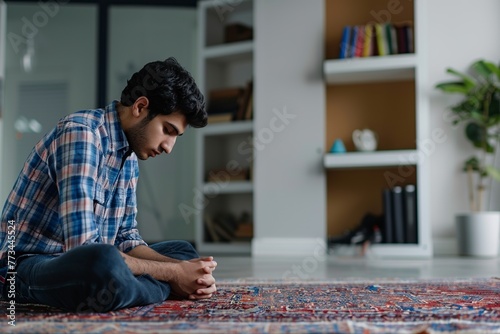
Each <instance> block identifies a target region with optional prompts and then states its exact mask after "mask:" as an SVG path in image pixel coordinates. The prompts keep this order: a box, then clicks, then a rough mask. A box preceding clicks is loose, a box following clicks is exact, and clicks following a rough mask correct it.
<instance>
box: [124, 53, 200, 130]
mask: <svg viewBox="0 0 500 334" xmlns="http://www.w3.org/2000/svg"><path fill="white" fill-rule="evenodd" d="M141 96H145V97H147V98H148V100H149V114H148V118H149V119H153V118H154V117H156V116H157V115H159V114H162V115H168V114H171V113H173V112H176V111H180V112H181V113H183V114H184V115H185V116H186V120H187V123H188V124H189V125H190V126H192V127H194V128H202V127H204V126H206V125H207V112H206V110H205V98H204V96H203V94H202V93H201V92H200V90H199V89H198V86H197V85H196V83H195V81H194V79H193V77H192V76H191V74H190V73H189V72H188V71H187V70H186V69H184V68H183V67H182V66H181V65H180V64H179V63H178V62H177V60H176V59H175V58H173V57H170V58H168V59H166V60H165V61H153V62H150V63H148V64H146V65H144V67H143V68H142V69H141V70H140V71H139V72H136V73H134V74H133V75H132V77H131V78H130V80H128V81H127V86H126V87H125V88H124V89H123V91H122V95H121V98H120V102H121V103H122V104H123V105H125V106H131V105H132V104H134V102H135V101H136V100H137V98H139V97H141Z"/></svg>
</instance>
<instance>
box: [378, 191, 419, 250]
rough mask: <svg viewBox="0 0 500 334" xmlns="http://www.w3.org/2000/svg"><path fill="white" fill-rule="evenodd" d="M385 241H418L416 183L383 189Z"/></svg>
mask: <svg viewBox="0 0 500 334" xmlns="http://www.w3.org/2000/svg"><path fill="white" fill-rule="evenodd" d="M382 201H383V211H384V214H383V216H384V220H383V224H382V226H381V231H382V240H383V242H384V243H397V244H401V243H406V244H408V243H417V242H418V220H417V212H418V208H417V197H416V187H415V185H412V184H409V185H405V186H395V187H393V188H385V189H383V191H382Z"/></svg>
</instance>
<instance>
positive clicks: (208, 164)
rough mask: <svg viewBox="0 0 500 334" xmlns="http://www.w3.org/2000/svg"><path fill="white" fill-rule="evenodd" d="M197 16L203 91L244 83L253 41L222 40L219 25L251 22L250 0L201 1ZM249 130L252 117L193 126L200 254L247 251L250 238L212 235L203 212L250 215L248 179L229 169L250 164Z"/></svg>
mask: <svg viewBox="0 0 500 334" xmlns="http://www.w3.org/2000/svg"><path fill="white" fill-rule="evenodd" d="M198 22H199V62H198V68H199V77H198V83H199V86H200V89H201V90H202V92H203V93H204V94H205V96H206V97H207V99H208V97H209V92H210V91H211V90H214V89H223V88H230V87H244V86H245V85H246V84H247V82H249V81H250V80H252V79H253V50H254V43H253V41H252V40H245V41H239V42H231V43H224V27H225V26H226V25H227V24H231V23H243V24H245V25H247V26H252V27H253V1H251V0H244V1H241V0H238V1H224V2H223V3H222V2H219V1H200V2H199V3H198ZM207 102H208V101H207ZM253 131H254V123H253V121H252V120H245V121H233V122H224V123H213V124H209V125H207V127H205V128H203V129H200V130H198V131H197V157H198V161H197V166H196V168H197V171H196V173H197V175H196V178H197V188H198V190H199V193H200V194H201V195H202V196H203V199H202V201H200V203H199V204H200V205H199V206H200V208H199V213H198V215H197V216H196V221H195V224H196V228H195V236H196V239H195V242H196V246H197V249H198V251H199V252H201V253H203V254H217V253H218V254H250V251H251V246H250V241H227V240H226V241H214V240H212V239H211V237H210V233H209V232H208V230H207V226H206V223H205V217H206V216H210V217H213V216H214V215H216V214H218V213H221V212H222V213H230V214H233V215H234V216H235V217H238V216H240V215H241V214H242V213H249V214H250V216H252V217H253V190H254V187H253V182H252V179H251V178H250V179H249V180H231V172H232V171H235V170H239V169H245V170H246V169H248V170H250V171H251V170H252V168H253V167H252V166H253V159H254V157H253V146H252V136H253ZM214 171H215V173H216V175H217V176H216V181H213V180H212V182H208V181H207V175H208V174H209V173H214ZM217 173H218V174H217ZM233 175H234V174H233ZM250 175H251V173H250ZM201 202H202V203H201Z"/></svg>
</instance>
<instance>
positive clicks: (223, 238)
mask: <svg viewBox="0 0 500 334" xmlns="http://www.w3.org/2000/svg"><path fill="white" fill-rule="evenodd" d="M249 217H250V215H249V214H248V213H246V212H243V213H242V214H241V216H240V217H239V218H238V217H236V216H235V215H234V214H231V213H225V212H219V213H217V214H214V215H210V214H205V218H204V219H205V220H204V223H205V233H206V234H205V240H206V241H211V242H231V241H249V240H250V239H251V238H252V237H253V222H252V221H251V220H250V219H249Z"/></svg>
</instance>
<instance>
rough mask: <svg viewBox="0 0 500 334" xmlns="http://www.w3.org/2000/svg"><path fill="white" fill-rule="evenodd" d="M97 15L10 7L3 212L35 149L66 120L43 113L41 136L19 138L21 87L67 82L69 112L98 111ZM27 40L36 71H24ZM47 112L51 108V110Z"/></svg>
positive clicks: (66, 8)
mask: <svg viewBox="0 0 500 334" xmlns="http://www.w3.org/2000/svg"><path fill="white" fill-rule="evenodd" d="M96 12H97V11H96V6H89V5H71V6H70V5H61V6H59V7H58V9H57V10H56V9H54V8H53V9H52V10H51V11H50V13H51V14H50V15H49V14H48V13H47V12H46V11H45V10H44V9H43V8H42V7H40V6H39V5H38V4H34V5H31V4H29V5H28V4H12V3H9V4H8V5H7V22H6V32H7V40H6V44H5V87H4V93H5V95H4V97H5V101H4V106H3V107H4V108H3V134H2V141H3V147H2V159H1V161H0V163H1V164H2V174H1V179H2V189H1V193H0V203H1V205H0V206H1V207H3V203H4V201H5V199H6V197H7V195H8V193H9V192H10V189H11V188H12V185H13V184H14V181H15V179H16V177H17V175H18V173H19V171H20V169H21V168H22V165H23V163H24V160H25V159H26V157H27V156H28V154H29V152H30V151H31V149H32V147H33V145H34V144H35V143H36V141H38V139H39V138H40V137H41V136H42V135H43V133H45V132H47V131H49V130H50V128H51V126H53V125H55V122H56V121H57V119H58V118H60V117H61V116H63V115H64V113H59V112H57V113H50V114H49V113H47V114H43V113H41V112H40V113H39V115H38V117H37V119H38V120H39V121H40V122H41V123H42V124H43V125H46V126H44V127H43V128H42V133H39V134H26V135H23V136H21V137H20V136H18V134H16V131H15V130H14V123H15V120H16V119H17V118H18V117H19V116H23V115H25V111H23V110H20V108H19V102H20V99H21V98H22V97H21V96H20V95H19V86H20V85H21V84H25V83H26V84H27V83H54V82H57V83H61V82H64V83H67V84H68V85H69V96H68V110H67V111H66V113H70V112H73V111H76V110H79V109H82V108H88V107H94V103H95V100H96V99H95V85H94V82H95V77H96V65H95V64H96V61H95V58H96V51H95V50H96V44H95V38H96V21H97V15H96ZM28 36H32V37H33V41H34V47H35V56H34V58H33V60H34V66H33V68H32V70H31V71H30V72H26V71H24V70H23V68H22V67H21V59H22V57H23V55H24V54H25V52H26V47H27V43H26V38H27V37H28ZM44 107H45V108H44V109H50V105H49V106H47V105H44ZM49 124H50V125H49Z"/></svg>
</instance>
